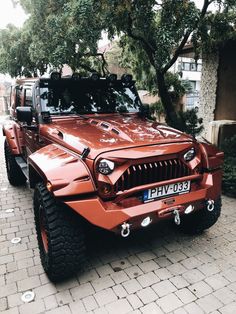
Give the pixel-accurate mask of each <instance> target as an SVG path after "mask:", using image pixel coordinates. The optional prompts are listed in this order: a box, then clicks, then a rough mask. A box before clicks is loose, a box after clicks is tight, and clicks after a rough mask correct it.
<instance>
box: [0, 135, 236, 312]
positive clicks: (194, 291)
mask: <svg viewBox="0 0 236 314" xmlns="http://www.w3.org/2000/svg"><path fill="white" fill-rule="evenodd" d="M3 140H4V139H3V137H2V135H0V193H1V194H0V195H1V201H0V312H1V313H5V314H15V313H21V314H27V313H29V314H37V313H50V314H54V313H55V314H60V313H65V314H67V313H76V314H80V313H94V314H103V313H112V314H115V313H117V314H123V313H148V314H150V313H155V314H159V313H175V314H177V313H178V314H184V313H191V314H194V313H196V314H201V313H214V314H216V313H223V314H226V313H231V314H233V313H236V200H235V199H232V198H228V197H223V209H222V215H221V217H220V219H219V221H218V223H217V224H216V225H215V226H213V227H212V228H211V229H210V230H209V231H207V232H205V233H204V234H202V235H200V236H194V237H192V236H191V237H190V236H186V235H183V234H181V233H179V232H177V231H176V230H175V228H173V226H172V224H170V223H167V224H160V225H158V226H156V227H155V228H153V229H149V230H145V231H143V232H138V233H133V234H132V235H131V237H130V238H128V239H125V240H124V239H120V238H118V237H115V236H113V235H112V234H107V233H104V232H99V231H97V230H96V231H94V232H91V234H90V235H89V238H88V263H87V264H86V267H85V270H84V272H83V273H78V274H77V275H75V276H74V277H73V278H71V279H70V280H68V281H66V282H63V283H60V284H56V285H54V284H52V283H50V282H49V280H48V278H47V276H46V275H45V273H44V271H43V268H42V266H41V264H40V258H39V251H38V248H37V241H36V235H35V227H34V217H33V211H32V191H30V189H28V188H27V187H20V188H15V187H12V186H10V185H9V183H8V181H7V178H6V172H5V163H4V154H3ZM16 237H20V238H21V242H19V243H17V244H12V243H11V240H12V239H13V238H16ZM28 290H31V291H33V292H34V293H35V298H34V301H32V302H30V303H23V301H21V296H22V294H23V293H24V292H25V291H28Z"/></svg>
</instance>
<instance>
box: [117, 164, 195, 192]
mask: <svg viewBox="0 0 236 314" xmlns="http://www.w3.org/2000/svg"><path fill="white" fill-rule="evenodd" d="M191 174H192V171H191V169H189V168H188V167H187V165H186V164H184V163H183V162H182V161H181V160H179V159H169V160H163V161H155V162H149V163H142V164H138V165H132V166H130V167H129V168H128V169H127V170H126V171H125V172H124V173H123V175H122V176H121V177H120V178H119V179H118V181H117V182H116V184H115V189H114V190H115V192H116V193H117V192H119V191H124V190H129V189H131V188H133V187H136V186H140V185H144V184H149V183H155V182H161V181H165V180H171V179H176V178H181V177H184V176H189V175H191Z"/></svg>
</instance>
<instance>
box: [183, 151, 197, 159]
mask: <svg viewBox="0 0 236 314" xmlns="http://www.w3.org/2000/svg"><path fill="white" fill-rule="evenodd" d="M195 156H196V152H195V149H194V148H191V149H190V150H188V151H187V152H186V153H185V154H184V160H185V161H191V160H193V158H194V157H195Z"/></svg>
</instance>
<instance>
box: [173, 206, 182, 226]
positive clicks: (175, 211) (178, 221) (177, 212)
mask: <svg viewBox="0 0 236 314" xmlns="http://www.w3.org/2000/svg"><path fill="white" fill-rule="evenodd" d="M173 214H174V215H175V218H174V221H175V223H176V225H177V226H179V225H180V216H179V211H178V209H175V210H174V211H173Z"/></svg>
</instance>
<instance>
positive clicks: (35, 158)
mask: <svg viewBox="0 0 236 314" xmlns="http://www.w3.org/2000/svg"><path fill="white" fill-rule="evenodd" d="M28 165H29V182H30V187H34V186H35V184H36V183H38V182H39V181H42V180H43V181H44V182H45V184H47V187H48V189H49V190H50V191H51V192H52V193H53V194H54V196H56V197H67V196H75V195H81V194H86V193H93V192H95V191H96V186H95V184H94V181H93V179H92V177H91V174H90V171H89V168H88V167H87V165H86V164H85V163H84V162H83V160H81V158H80V157H79V156H77V155H75V154H74V153H73V152H71V151H69V150H67V149H65V148H64V147H61V146H59V145H56V144H50V145H48V146H45V147H43V148H41V149H39V150H38V151H37V152H35V153H33V154H31V155H30V156H29V157H28Z"/></svg>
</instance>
